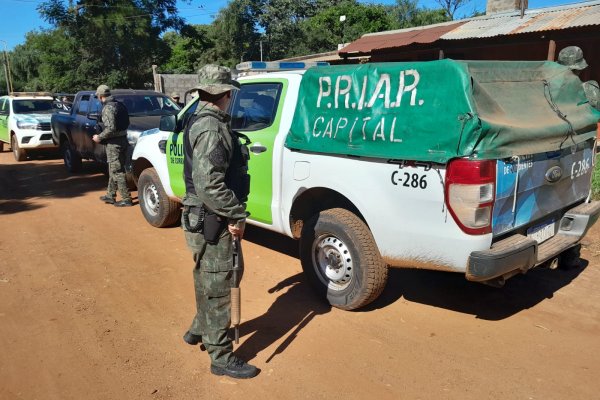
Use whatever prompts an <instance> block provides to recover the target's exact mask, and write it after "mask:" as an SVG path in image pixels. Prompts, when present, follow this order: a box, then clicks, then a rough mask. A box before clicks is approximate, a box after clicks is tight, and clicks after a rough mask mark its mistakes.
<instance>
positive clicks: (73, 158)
mask: <svg viewBox="0 0 600 400" xmlns="http://www.w3.org/2000/svg"><path fill="white" fill-rule="evenodd" d="M60 151H61V153H62V156H63V162H64V163H65V168H66V169H67V171H69V172H70V173H75V172H79V171H81V156H80V155H79V154H77V152H76V151H75V150H74V149H73V147H72V146H71V143H69V141H68V140H65V141H63V142H62V143H61V145H60Z"/></svg>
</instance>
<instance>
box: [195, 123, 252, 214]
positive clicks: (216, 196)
mask: <svg viewBox="0 0 600 400" xmlns="http://www.w3.org/2000/svg"><path fill="white" fill-rule="evenodd" d="M221 140H222V139H221V137H220V136H219V134H218V133H217V132H214V131H210V130H209V131H206V132H203V133H201V134H200V135H198V136H197V139H196V142H195V144H194V159H193V162H192V180H193V181H194V187H195V188H196V194H197V196H198V198H199V199H200V201H201V202H202V204H204V205H205V206H206V207H208V208H210V209H211V210H212V211H214V212H215V213H217V214H218V215H221V216H224V217H226V218H228V219H229V220H240V219H243V218H246V206H245V205H244V204H243V203H242V202H240V201H239V200H238V199H237V197H235V194H234V193H233V192H232V191H231V190H230V189H229V188H227V186H226V185H225V173H226V172H227V167H228V166H229V152H230V151H231V150H230V149H227V148H226V146H225V144H224V143H221V142H220V141H221Z"/></svg>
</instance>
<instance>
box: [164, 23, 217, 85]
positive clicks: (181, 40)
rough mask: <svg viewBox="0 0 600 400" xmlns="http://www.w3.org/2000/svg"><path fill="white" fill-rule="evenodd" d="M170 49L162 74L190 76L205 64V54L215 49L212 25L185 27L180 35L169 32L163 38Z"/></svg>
mask: <svg viewBox="0 0 600 400" xmlns="http://www.w3.org/2000/svg"><path fill="white" fill-rule="evenodd" d="M163 41H164V43H165V44H166V45H167V46H168V47H169V48H170V53H171V54H170V57H169V59H168V61H167V62H166V63H164V64H163V65H162V66H161V68H160V70H161V72H162V73H171V74H192V73H195V71H196V70H197V69H198V68H199V67H200V66H201V65H203V64H205V63H206V60H205V59H206V56H207V52H210V53H212V50H213V48H214V47H215V43H214V27H213V26H212V25H194V26H186V27H184V29H182V31H181V34H178V33H177V32H175V31H170V32H167V33H165V34H164V36H163Z"/></svg>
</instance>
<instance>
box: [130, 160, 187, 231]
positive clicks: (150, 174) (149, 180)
mask: <svg viewBox="0 0 600 400" xmlns="http://www.w3.org/2000/svg"><path fill="white" fill-rule="evenodd" d="M138 198H139V201H140V208H141V210H142V214H144V218H146V221H148V223H149V224H150V225H152V226H155V227H157V228H163V227H166V226H171V225H173V224H175V223H176V222H177V221H178V220H179V217H180V214H181V210H180V208H179V204H178V203H176V202H174V201H173V200H171V199H170V198H169V196H167V194H166V193H165V190H164V189H163V187H162V185H161V183H160V178H159V177H158V174H157V173H156V170H155V169H154V168H147V169H145V170H144V171H142V173H141V175H140V179H139V180H138Z"/></svg>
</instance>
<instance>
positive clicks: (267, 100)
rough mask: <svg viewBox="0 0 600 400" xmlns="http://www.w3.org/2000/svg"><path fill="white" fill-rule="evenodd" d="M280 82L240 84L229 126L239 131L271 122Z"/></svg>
mask: <svg viewBox="0 0 600 400" xmlns="http://www.w3.org/2000/svg"><path fill="white" fill-rule="evenodd" d="M282 86H283V85H282V84H281V83H250V84H246V85H242V87H241V88H240V90H239V91H238V92H237V93H236V96H235V99H234V100H233V106H232V108H231V117H232V118H231V127H232V128H233V129H236V130H240V131H257V130H260V129H264V128H267V127H269V126H271V125H272V124H273V120H274V119H275V115H276V114H277V104H278V100H279V95H280V94H281V88H282Z"/></svg>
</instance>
